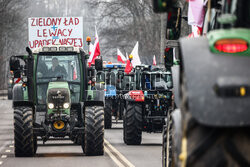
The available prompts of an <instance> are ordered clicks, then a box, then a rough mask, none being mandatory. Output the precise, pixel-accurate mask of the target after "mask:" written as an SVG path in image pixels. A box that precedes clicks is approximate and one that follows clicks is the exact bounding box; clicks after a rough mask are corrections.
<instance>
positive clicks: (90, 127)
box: [82, 106, 104, 156]
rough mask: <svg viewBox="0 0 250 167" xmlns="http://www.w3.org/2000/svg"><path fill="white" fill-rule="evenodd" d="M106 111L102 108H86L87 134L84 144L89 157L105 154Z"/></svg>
mask: <svg viewBox="0 0 250 167" xmlns="http://www.w3.org/2000/svg"><path fill="white" fill-rule="evenodd" d="M103 144H104V110H103V107H101V106H91V107H89V106H88V107H85V132H84V140H83V142H82V148H83V151H84V152H85V154H86V155H87V156H96V155H103V154H104V145H103Z"/></svg>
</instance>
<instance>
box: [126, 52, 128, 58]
mask: <svg viewBox="0 0 250 167" xmlns="http://www.w3.org/2000/svg"><path fill="white" fill-rule="evenodd" d="M126 59H127V60H128V53H127V52H126Z"/></svg>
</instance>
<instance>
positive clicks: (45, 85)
mask: <svg viewBox="0 0 250 167" xmlns="http://www.w3.org/2000/svg"><path fill="white" fill-rule="evenodd" d="M26 50H27V52H28V55H24V56H12V57H11V58H10V70H11V71H13V72H14V75H19V76H20V77H21V79H22V84H15V85H14V87H13V108H14V142H15V145H14V147H15V156H16V157H27V156H34V155H35V154H36V150H37V137H40V138H41V139H42V141H43V142H44V143H45V142H46V141H47V140H49V139H50V138H51V137H53V138H55V139H62V138H66V137H69V139H71V140H72V141H75V142H77V143H80V144H81V146H82V150H83V152H84V153H85V154H86V155H103V153H104V146H103V142H104V109H103V108H104V107H103V106H104V88H103V85H102V84H100V83H97V82H95V81H96V71H98V70H102V60H101V59H96V61H95V66H92V67H88V66H87V63H86V62H87V61H86V59H87V58H88V55H87V54H86V53H85V52H84V51H83V50H81V49H80V48H75V47H69V46H48V47H47V46H46V47H43V48H40V49H37V50H35V51H34V52H32V51H31V50H30V49H29V48H26ZM20 64H24V65H20Z"/></svg>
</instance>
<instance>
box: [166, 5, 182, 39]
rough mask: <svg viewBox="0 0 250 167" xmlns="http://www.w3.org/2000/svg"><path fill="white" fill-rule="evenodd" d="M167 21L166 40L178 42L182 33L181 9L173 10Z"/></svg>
mask: <svg viewBox="0 0 250 167" xmlns="http://www.w3.org/2000/svg"><path fill="white" fill-rule="evenodd" d="M170 12H171V15H169V17H168V20H167V31H166V39H169V40H177V39H179V37H180V33H181V18H182V17H181V15H182V14H181V8H171V10H170Z"/></svg>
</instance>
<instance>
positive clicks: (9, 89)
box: [8, 88, 12, 100]
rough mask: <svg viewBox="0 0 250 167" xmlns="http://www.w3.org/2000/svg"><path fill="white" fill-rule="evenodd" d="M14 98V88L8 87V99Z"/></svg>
mask: <svg viewBox="0 0 250 167" xmlns="http://www.w3.org/2000/svg"><path fill="white" fill-rule="evenodd" d="M11 99H12V88H8V100H11Z"/></svg>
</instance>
